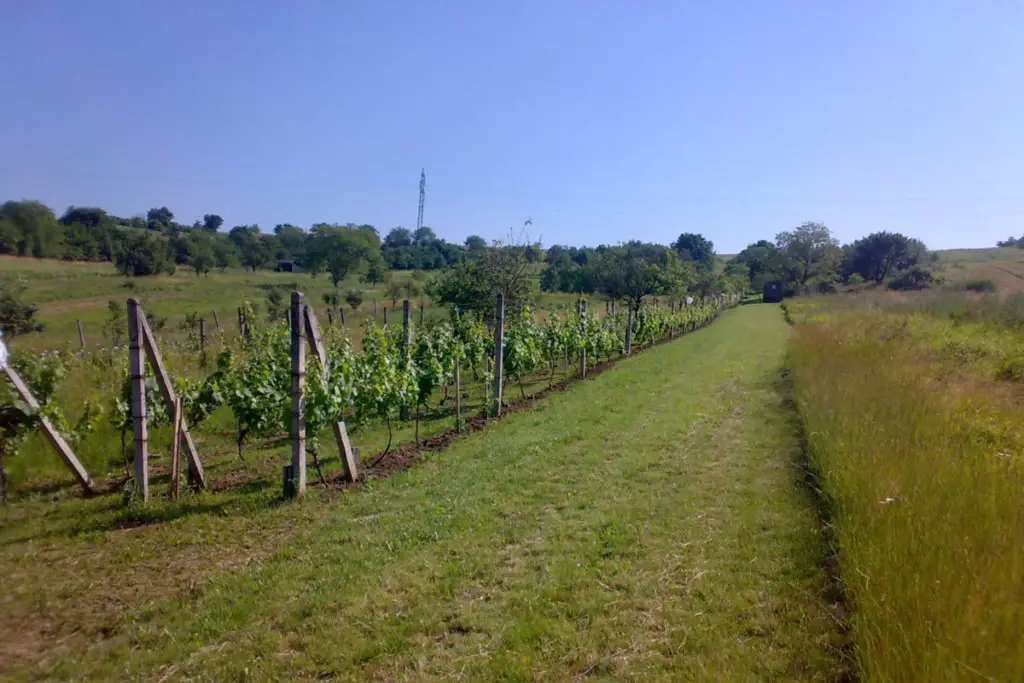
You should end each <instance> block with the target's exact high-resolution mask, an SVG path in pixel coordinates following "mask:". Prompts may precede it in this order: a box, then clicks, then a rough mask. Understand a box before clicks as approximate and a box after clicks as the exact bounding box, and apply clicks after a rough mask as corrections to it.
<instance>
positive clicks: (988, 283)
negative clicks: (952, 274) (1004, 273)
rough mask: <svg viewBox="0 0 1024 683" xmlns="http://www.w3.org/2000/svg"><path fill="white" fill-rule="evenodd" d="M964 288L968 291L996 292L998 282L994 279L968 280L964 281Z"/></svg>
mask: <svg viewBox="0 0 1024 683" xmlns="http://www.w3.org/2000/svg"><path fill="white" fill-rule="evenodd" d="M964 289H966V290H967V291H968V292H994V291H996V283H995V281H993V280H968V281H967V282H965V283H964Z"/></svg>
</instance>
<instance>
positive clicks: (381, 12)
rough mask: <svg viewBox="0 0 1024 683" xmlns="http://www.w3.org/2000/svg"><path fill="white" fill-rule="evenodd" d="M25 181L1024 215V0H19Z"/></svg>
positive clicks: (8, 39)
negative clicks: (422, 187) (422, 189)
mask: <svg viewBox="0 0 1024 683" xmlns="http://www.w3.org/2000/svg"><path fill="white" fill-rule="evenodd" d="M0 30H2V34H3V39H2V41H0V65H2V66H0V88H2V91H0V92H3V94H4V98H3V99H4V104H3V106H0V140H2V141H3V144H2V147H0V149H2V150H3V151H2V154H0V200H2V199H7V198H12V199H21V198H32V199H40V200H42V201H44V202H46V203H48V204H49V205H51V206H52V207H54V209H55V210H56V211H57V212H58V214H59V213H60V212H62V211H63V210H64V209H65V208H66V207H67V206H68V205H71V204H77V205H99V206H102V207H104V208H107V209H108V210H110V211H111V212H113V213H116V214H118V215H132V214H138V213H143V212H145V210H146V209H148V208H150V207H152V206H163V205H166V206H168V207H169V208H170V209H171V210H172V211H174V213H175V216H176V218H177V219H178V220H179V221H180V222H184V223H191V222H192V221H193V220H195V219H197V218H200V217H201V216H202V214H204V213H219V214H220V215H222V216H223V217H224V218H225V221H226V226H231V225H236V224H240V223H258V224H260V226H262V227H263V229H264V230H270V229H271V228H272V226H273V225H274V224H276V223H284V222H290V223H294V224H297V225H301V226H303V227H308V226H310V225H311V224H313V223H316V222H321V221H326V222H341V223H344V222H356V223H371V224H373V225H375V226H377V228H378V229H379V230H380V231H381V233H382V234H384V233H386V232H387V230H389V229H390V228H392V227H394V226H396V225H404V226H406V227H414V226H415V222H416V208H417V191H418V183H419V172H420V168H421V167H425V168H426V171H427V186H428V188H427V203H426V219H425V223H426V224H427V225H431V226H432V227H434V228H435V230H436V231H437V232H438V234H439V235H441V236H442V237H445V238H446V239H449V240H453V241H460V242H461V241H462V240H463V239H464V238H465V236H466V235H468V234H472V233H476V234H480V235H482V236H484V237H486V238H488V239H492V238H498V237H501V236H502V234H503V233H507V231H508V230H509V228H510V227H512V226H516V227H517V229H518V227H519V226H521V225H522V223H523V221H524V220H525V219H526V218H527V217H531V218H532V219H533V226H532V227H531V228H530V230H531V237H532V238H534V239H537V238H542V239H543V242H544V243H545V244H546V245H550V244H553V243H562V244H591V245H596V244H598V243H602V242H604V243H615V242H619V241H624V240H627V239H643V240H651V241H658V242H663V243H667V242H669V241H671V240H673V239H674V238H675V237H676V236H677V235H678V234H679V233H680V232H700V233H703V234H704V235H705V236H707V237H709V238H710V239H712V240H713V241H714V243H715V245H716V246H717V248H718V251H719V252H720V253H729V252H735V251H736V250H738V249H740V248H742V247H743V246H744V245H746V244H747V243H748V242H751V241H754V240H757V239H760V238H773V237H774V235H775V234H776V233H777V232H779V231H781V230H785V229H789V228H791V227H794V226H796V225H798V224H799V223H801V222H804V221H807V220H816V221H822V222H824V223H826V224H827V225H828V226H829V227H831V228H832V229H833V231H834V232H835V233H836V235H837V236H838V237H839V238H840V239H841V240H843V241H849V240H852V239H855V238H856V237H859V236H861V235H864V234H866V233H868V232H872V231H875V230H897V231H900V232H904V233H905V234H908V235H912V236H915V237H919V238H921V239H923V240H924V241H925V242H926V243H927V244H928V245H929V246H931V247H933V248H949V247H982V246H991V245H993V244H994V243H995V241H996V240H997V239H1000V238H1003V237H1006V236H1007V235H1009V234H1013V235H1017V236H1019V235H1021V234H1024V3H1022V2H1019V1H1018V0H1006V1H1002V2H1000V1H999V0H971V1H966V0H965V1H963V2H949V1H943V0H937V1H936V0H915V1H909V0H885V1H882V0H851V1H844V2H841V1H838V0H837V1H835V2H810V1H807V0H801V1H783V0H776V1H754V0H748V1H740V0H735V1H726V2H722V1H719V0H706V1H696V0H695V1H693V2H688V1H684V0H662V1H660V2H654V1H649V0H621V1H616V2H611V1H606V0H516V1H515V2H494V1H491V0H428V1H422V2H419V1H413V0H380V1H378V0H367V1H364V2H356V1H355V0H290V1H285V0H274V1H271V0H246V1H243V0H235V1H233V2H228V1H226V0H201V1H200V0H123V1H121V2H113V1H106V0H89V1H86V0H67V1H65V2H58V1H56V0H31V1H25V2H21V1H18V0H6V1H3V2H0Z"/></svg>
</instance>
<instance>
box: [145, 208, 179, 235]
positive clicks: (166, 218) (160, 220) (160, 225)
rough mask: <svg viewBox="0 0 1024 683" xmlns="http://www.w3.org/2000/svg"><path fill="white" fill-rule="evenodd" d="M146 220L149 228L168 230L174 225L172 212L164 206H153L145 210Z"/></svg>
mask: <svg viewBox="0 0 1024 683" xmlns="http://www.w3.org/2000/svg"><path fill="white" fill-rule="evenodd" d="M146 222H147V225H146V227H148V228H149V229H150V230H159V231H161V232H168V231H170V230H171V228H173V227H174V214H173V213H171V210H170V209H168V208H167V207H166V206H161V207H160V208H153V209H150V210H149V211H147V212H146Z"/></svg>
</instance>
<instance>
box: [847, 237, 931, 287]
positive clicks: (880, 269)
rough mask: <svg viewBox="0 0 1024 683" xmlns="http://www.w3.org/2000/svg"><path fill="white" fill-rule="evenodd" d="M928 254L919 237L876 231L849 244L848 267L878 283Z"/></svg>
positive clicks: (866, 278)
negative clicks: (912, 237)
mask: <svg viewBox="0 0 1024 683" xmlns="http://www.w3.org/2000/svg"><path fill="white" fill-rule="evenodd" d="M926 257H927V248H926V247H925V246H924V244H923V243H921V242H920V241H919V240H915V239H911V238H909V237H906V236H904V235H901V234H899V233H896V232H875V233H872V234H870V235H868V236H867V237H863V238H861V239H859V240H857V241H856V242H854V243H853V244H852V245H851V246H850V250H849V254H848V256H847V259H846V270H848V271H849V272H852V273H857V274H858V275H860V276H861V277H863V278H864V279H865V280H870V281H872V282H875V283H876V284H878V283H881V282H882V281H883V280H884V279H885V278H886V276H888V275H890V274H891V273H894V272H896V271H899V270H906V269H907V268H910V267H911V266H914V265H917V263H918V261H920V260H923V259H924V258H926Z"/></svg>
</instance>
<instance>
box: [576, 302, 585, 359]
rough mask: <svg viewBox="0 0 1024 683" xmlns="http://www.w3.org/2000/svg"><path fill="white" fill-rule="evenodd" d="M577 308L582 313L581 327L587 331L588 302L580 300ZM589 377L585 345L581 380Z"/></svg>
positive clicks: (581, 354)
mask: <svg viewBox="0 0 1024 683" xmlns="http://www.w3.org/2000/svg"><path fill="white" fill-rule="evenodd" d="M577 307H578V309H579V312H580V325H582V326H583V328H584V329H586V326H587V300H586V299H580V301H579V303H578V304H577ZM586 377H587V345H586V344H583V345H582V346H581V347H580V379H586Z"/></svg>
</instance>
